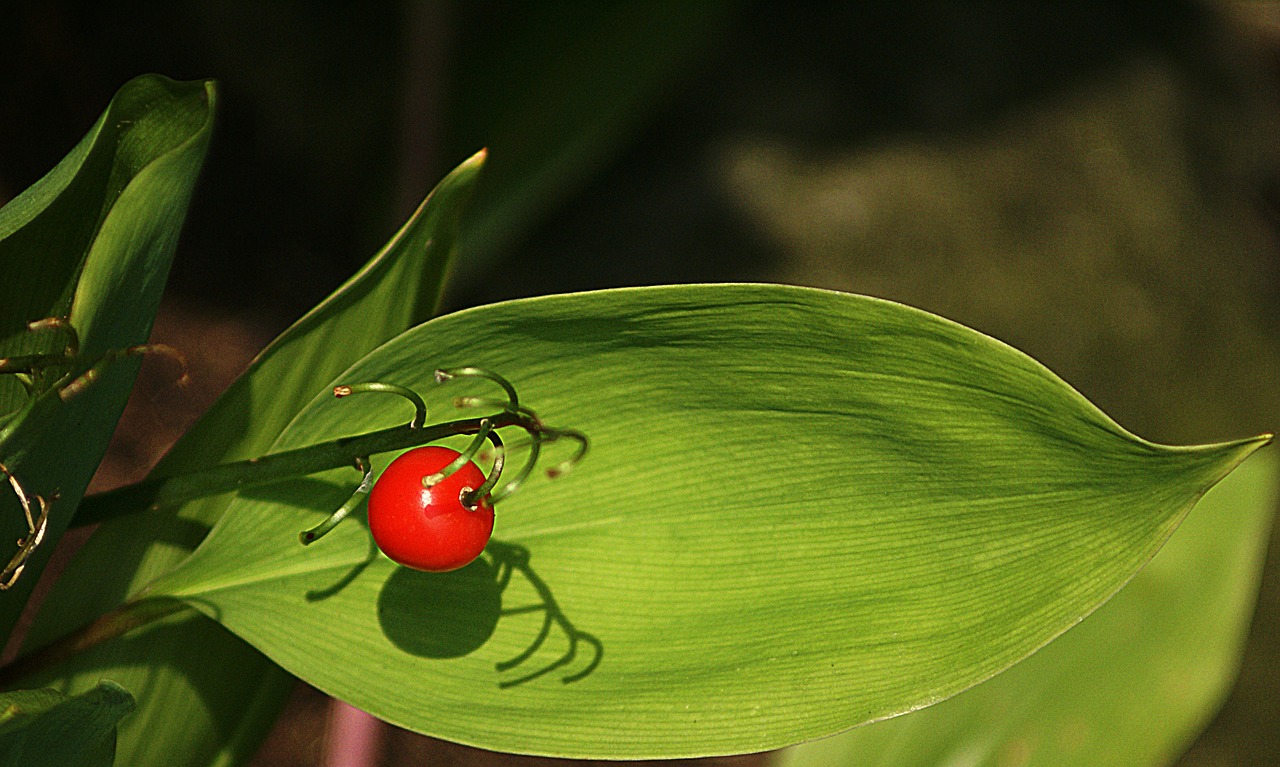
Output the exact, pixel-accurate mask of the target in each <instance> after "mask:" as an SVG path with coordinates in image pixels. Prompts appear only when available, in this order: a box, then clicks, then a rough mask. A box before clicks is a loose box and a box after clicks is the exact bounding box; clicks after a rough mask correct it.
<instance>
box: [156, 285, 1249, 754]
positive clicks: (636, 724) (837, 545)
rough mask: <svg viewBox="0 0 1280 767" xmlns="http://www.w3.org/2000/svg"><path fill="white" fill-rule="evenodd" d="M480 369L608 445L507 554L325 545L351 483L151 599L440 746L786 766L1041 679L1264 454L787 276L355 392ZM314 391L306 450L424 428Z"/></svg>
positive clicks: (929, 318)
mask: <svg viewBox="0 0 1280 767" xmlns="http://www.w3.org/2000/svg"><path fill="white" fill-rule="evenodd" d="M465 364H474V365H480V366H483V367H487V368H489V369H492V370H496V371H499V372H501V373H502V374H503V375H505V376H507V377H508V378H510V379H511V380H512V381H513V382H514V383H515V385H516V386H517V388H518V389H519V390H520V394H521V397H522V402H524V403H526V404H528V405H530V406H532V407H534V408H536V409H537V410H538V411H539V413H541V415H542V416H543V417H544V418H545V419H546V420H547V421H548V422H550V423H553V424H559V425H569V426H574V427H577V428H580V429H582V430H584V431H585V432H587V433H588V434H589V435H590V436H591V438H592V440H593V442H592V445H593V447H592V452H591V453H590V455H589V456H588V458H587V460H586V462H585V463H584V464H583V465H582V466H581V467H579V469H578V470H576V471H575V472H573V473H572V474H570V475H568V476H567V477H564V478H562V479H559V480H556V481H554V482H551V481H546V480H541V481H538V482H535V483H532V484H531V485H530V486H529V487H528V488H526V489H525V490H524V491H522V493H521V494H519V495H517V496H515V497H514V498H512V499H510V500H509V501H506V502H504V503H503V504H501V505H500V506H499V509H498V514H499V519H498V528H497V531H496V533H495V536H496V538H497V539H498V540H499V542H498V543H496V544H494V545H491V547H490V549H489V554H488V555H487V556H486V557H485V558H483V559H482V560H480V561H478V562H476V563H474V564H473V565H471V566H469V567H467V568H464V569H463V570H459V571H456V572H454V573H450V574H445V575H429V574H421V573H415V572H411V571H407V570H404V569H401V568H398V567H396V566H394V565H392V564H391V563H390V562H389V561H388V560H386V559H385V558H383V557H381V556H380V555H378V554H377V552H376V551H375V550H374V549H372V547H371V544H370V542H369V538H368V535H367V531H366V530H365V529H364V527H363V526H362V525H361V524H358V523H355V522H349V523H347V524H345V526H343V527H340V528H339V529H338V530H336V531H335V532H334V533H332V534H330V536H329V537H328V538H325V539H324V540H322V541H320V542H319V543H317V544H315V545H313V546H311V547H308V548H303V547H302V546H300V545H299V544H298V543H297V533H298V531H299V530H301V529H303V528H305V527H308V526H310V525H311V524H314V523H315V522H317V521H318V520H319V519H320V518H321V516H322V515H323V514H325V513H328V512H329V511H331V510H332V509H333V508H335V507H336V505H337V504H338V503H340V502H341V501H342V499H343V498H344V497H345V495H347V494H348V493H349V492H350V490H351V489H352V488H353V487H354V484H355V481H356V475H355V472H353V471H351V470H346V471H340V472H331V473H329V474H326V475H320V476H315V477H308V478H301V479H298V480H296V481H288V482H283V483H280V484H277V485H273V486H268V487H264V488H260V489H257V490H250V491H246V492H245V493H243V494H242V495H241V496H239V497H238V498H237V499H236V500H235V501H233V503H232V506H231V507H230V509H229V510H228V513H227V514H226V515H225V516H224V517H223V519H222V520H221V522H220V523H219V524H218V526H217V527H216V528H215V529H214V531H213V532H212V533H211V535H210V536H209V538H208V539H207V540H206V541H205V543H204V544H203V545H202V546H201V548H200V549H199V550H197V552H196V553H195V554H194V555H193V556H192V557H191V558H190V559H189V560H188V561H187V562H186V563H185V564H184V565H183V566H181V567H179V569H178V570H177V571H176V572H175V573H174V574H172V575H171V576H169V577H167V578H165V579H163V580H162V581H161V582H160V583H159V584H157V585H156V586H155V588H154V593H157V594H171V595H175V596H179V597H181V598H183V599H185V600H187V601H189V602H190V603H191V604H193V605H194V606H196V607H197V608H198V609H200V610H202V611H204V612H205V613H206V614H208V615H210V616H212V617H214V618H215V619H217V620H218V621H220V622H222V623H223V624H224V625H226V626H227V627H229V628H231V629H232V630H233V631H235V632H236V633H237V634H239V635H240V636H242V637H243V638H245V639H246V640H248V641H249V642H250V643H252V644H253V645H255V646H257V647H258V648H260V649H261V650H263V651H264V652H265V653H267V654H268V655H269V656H270V657H272V658H273V659H274V660H275V661H277V662H278V663H280V664H281V665H282V666H284V667H285V668H287V669H289V670H290V671H292V672H294V673H296V674H298V675H299V676H301V677H303V678H305V679H306V680H308V681H309V682H311V683H313V684H315V685H317V686H319V687H320V688H321V689H324V690H326V691H328V692H331V693H333V694H335V695H338V696H340V697H342V698H344V699H346V700H349V701H350V702H352V703H353V704H355V705H357V706H359V707H361V708H364V709H367V710H369V711H371V712H372V713H374V714H376V715H378V716H380V717H383V718H385V719H387V720H389V721H392V722H395V723H397V724H401V725H404V726H407V727H410V728H412V729H416V730H420V731H423V732H427V733H430V734H433V735H438V736H442V737H446V738H451V739H455V740H459V741H463V742H467V743H473V744H477V745H481V746H484V747H487V748H491V749H499V750H511V751H517V752H537V753H547V754H559V755H569V756H584V757H585V756H596V757H658V756H692V755H699V754H710V753H728V752H745V751H758V750H764V749H768V748H772V747H776V746H781V745H785V744H789V743H794V742H797V741H799V740H803V739H808V738H814V737H818V736H821V735H825V734H830V733H833V732H836V731H839V730H842V729H846V728H848V727H851V726H853V725H856V724H859V723H862V722H866V721H870V720H874V719H878V718H883V717H886V716H889V715H892V714H895V713H900V712H904V711H908V710H911V709H914V708H918V707H920V706H923V705H926V704H929V703H932V702H934V701H937V700H940V699H942V698H946V697H949V696H951V695H954V694H955V693H957V692H959V691H961V690H964V689H966V688H968V687H970V686H972V685H974V684H976V683H978V682H981V681H982V680H984V679H987V678H988V677H990V676H992V675H993V674H995V673H997V672H999V671H1001V670H1003V669H1005V668H1007V667H1008V666H1010V665H1011V664H1013V663H1015V662H1016V661H1018V660H1020V659H1022V658H1024V657H1026V656H1027V655H1028V654H1030V653H1031V652H1033V651H1034V650H1036V649H1037V648H1039V647H1041V646H1042V645H1043V644H1044V643H1046V642H1048V641H1049V640H1050V639H1052V638H1053V637H1055V636H1057V635H1058V634H1060V633H1061V632H1063V631H1065V630H1066V629H1068V628H1069V627H1071V626H1072V625H1074V624H1075V623H1077V622H1078V621H1079V620H1080V619H1081V618H1083V617H1084V616H1086V615H1088V614H1089V613H1090V612H1092V611H1093V610H1094V609H1096V608H1097V607H1098V606H1099V605H1100V604H1102V603H1103V602H1104V601H1105V600H1106V599H1107V598H1109V597H1110V596H1111V595H1112V594H1114V593H1115V592H1116V591H1117V590H1118V589H1119V588H1120V587H1121V586H1122V585H1123V584H1124V583H1125V582H1126V581H1128V580H1129V579H1130V578H1131V577H1132V576H1133V575H1134V573H1136V572H1137V571H1138V570H1139V569H1140V568H1141V567H1142V566H1143V565H1144V564H1145V563H1146V562H1147V561H1148V560H1149V559H1150V558H1151V557H1152V556H1153V555H1154V554H1155V552H1156V551H1157V550H1158V549H1159V547H1160V546H1161V544H1162V543H1163V542H1164V541H1165V539H1166V538H1167V537H1168V536H1169V535H1170V534H1171V533H1172V532H1173V530H1174V529H1175V528H1176V527H1177V525H1178V524H1179V522H1181V520H1182V518H1183V517H1184V516H1185V514H1186V513H1187V511H1188V510H1189V509H1190V508H1191V507H1192V505H1193V504H1194V503H1195V501H1196V500H1197V499H1198V498H1199V497H1200V495H1201V494H1202V493H1203V492H1204V491H1205V490H1207V489H1208V488H1209V487H1210V486H1211V485H1213V484H1214V483H1215V482H1217V481H1218V480H1219V479H1221V478H1222V477H1223V476H1224V475H1225V474H1227V473H1228V472H1229V471H1230V470H1231V469H1232V468H1233V467H1234V466H1235V465H1236V464H1238V463H1239V462H1240V461H1241V460H1243V458H1244V457H1245V456H1247V455H1248V454H1249V453H1251V452H1252V451H1253V450H1255V449H1256V448H1257V447H1258V446H1260V445H1261V444H1263V443H1264V442H1265V441H1266V438H1258V439H1253V440H1246V441H1242V442H1238V443H1232V444H1223V445H1211V446H1204V447H1199V448H1170V447H1161V446H1157V445H1153V444H1151V443H1148V442H1145V441H1143V440H1141V439H1138V438H1136V437H1134V436H1133V435H1131V434H1129V433H1127V432H1125V431H1124V430H1122V429H1121V428H1120V427H1118V426H1117V425H1116V424H1115V423H1114V422H1112V421H1111V420H1110V419H1108V418H1107V417H1106V416H1105V415H1103V414H1102V413H1101V412H1099V411H1098V410H1097V409H1096V408H1094V407H1093V406H1092V405H1090V404H1089V403H1088V402H1087V401H1086V400H1085V399H1084V398H1083V397H1081V396H1080V395H1079V394H1078V393H1077V392H1075V391H1074V390H1073V389H1071V388H1070V387H1068V386H1067V385H1066V384H1064V383H1063V382H1062V381H1060V380H1059V379H1057V378H1056V377H1055V376H1053V375H1052V374H1051V373H1050V372H1049V371H1047V370H1046V369H1044V368H1043V367H1042V366H1040V365H1039V364H1038V363H1036V362H1034V361H1033V360H1031V359H1029V358H1027V357H1026V356H1024V355H1022V354H1021V353H1019V352H1017V351H1015V350H1013V349H1011V348H1009V347H1007V346H1005V345H1003V344H1001V343H999V342H997V341H995V340H993V339H991V338H989V337H986V336H983V335H981V334H979V333H977V332H975V331H972V330H969V329H967V328H964V327H962V326H959V325H956V324H954V323H951V322H948V321H946V320H942V319H940V318H938V317H935V316H933V315H930V314H927V313H925V312H921V311H917V310H914V309H910V308H907V307H904V306H901V305H898V304H893V303H889V302H885V301H879V300H875V299H869V298H864V297H858V296H851V295H845V294H838V293H829V292H822V291H815V290H808V289H802V288H789V287H782V286H749V285H747V286H744V285H721V286H682V287H666V288H647V289H635V290H623V291H605V292H599V293H588V294H576V295H568V296H554V297H545V298H540V299H532V300H527V301H518V302H511V303H506V304H499V305H494V306H489V307H483V308H480V309H474V310H469V311H465V312H461V313H458V314H454V315H450V316H446V317H442V318H439V319H437V320H434V321H432V322H430V323H428V324H426V325H423V326H420V327H418V328H415V329H414V330H412V331H410V332H409V333H406V334H404V335H403V336H401V337H399V338H397V339H396V340H395V341H393V342H391V343H389V344H387V345H386V346H384V347H382V348H380V349H378V350H377V351H375V352H374V353H373V354H371V355H369V356H368V357H367V358H365V359H364V360H363V361H362V362H361V363H359V364H358V365H357V366H355V367H354V368H353V369H352V370H350V371H348V372H347V373H346V374H344V376H343V378H342V380H343V381H346V382H358V381H366V380H381V381H387V382H392V383H398V384H403V385H407V386H410V387H414V388H417V389H420V390H426V389H429V388H430V381H431V374H432V371H433V370H434V368H436V367H439V366H457V365H465ZM451 386H452V387H455V388H453V390H451V391H450V390H446V391H442V392H440V394H439V396H438V397H436V398H434V399H433V400H431V401H430V402H429V404H432V405H434V409H433V413H434V414H436V416H437V417H438V418H441V419H443V418H444V417H446V415H447V414H445V413H444V412H443V408H446V407H447V402H448V398H449V397H451V396H452V395H454V394H457V393H458V391H459V389H461V388H462V385H460V384H451ZM317 395H318V396H317V399H316V400H315V401H314V402H313V403H312V405H310V406H309V407H308V408H307V409H306V410H304V411H303V413H302V414H301V415H300V416H299V417H298V418H297V419H296V420H295V421H294V422H293V423H292V424H291V425H290V426H289V428H288V429H287V430H286V431H285V433H284V434H283V436H282V438H281V439H280V441H279V442H278V443H277V445H276V447H277V448H288V447H294V446H299V445H305V444H308V443H312V442H316V441H319V440H323V439H328V438H332V437H337V436H341V435H349V434H353V433H356V432H359V431H362V430H368V429H372V428H375V427H381V426H387V425H391V424H393V423H395V422H396V421H397V420H399V419H400V418H401V417H402V415H404V414H403V412H402V411H403V410H404V405H403V403H396V402H386V401H372V400H379V398H376V397H374V398H367V400H366V401H358V400H359V398H356V399H355V400H352V401H345V400H344V401H341V402H335V401H333V399H332V398H331V397H327V396H325V393H324V392H323V390H321V391H318V392H317ZM383 458H384V461H385V458H386V457H385V456H384V457H383Z"/></svg>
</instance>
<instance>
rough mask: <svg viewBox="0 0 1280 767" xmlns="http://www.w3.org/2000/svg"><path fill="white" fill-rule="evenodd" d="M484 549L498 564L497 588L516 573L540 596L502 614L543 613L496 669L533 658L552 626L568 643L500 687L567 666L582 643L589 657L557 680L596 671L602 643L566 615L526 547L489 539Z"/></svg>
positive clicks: (569, 680) (503, 587)
mask: <svg viewBox="0 0 1280 767" xmlns="http://www.w3.org/2000/svg"><path fill="white" fill-rule="evenodd" d="M487 551H488V552H489V554H490V556H492V557H493V562H494V565H495V566H496V568H497V582H498V584H499V589H500V591H505V590H506V587H507V585H508V584H509V583H510V582H511V578H512V576H514V575H515V574H516V573H519V574H520V575H521V576H522V577H524V579H525V580H526V581H528V582H529V585H531V586H533V589H534V591H536V592H537V594H538V598H539V600H541V601H539V602H537V603H535V604H532V605H526V606H523V607H512V608H507V609H504V610H502V615H520V614H525V613H534V612H541V613H542V616H543V617H542V627H541V628H540V629H539V630H538V633H537V634H536V635H535V636H534V638H533V641H532V642H531V643H530V644H529V646H528V647H527V648H526V649H525V650H524V652H522V653H520V654H519V655H517V656H516V657H514V658H511V659H510V660H506V661H503V662H501V663H497V664H495V668H496V669H497V670H498V672H499V673H505V672H507V671H514V670H515V669H517V668H520V667H522V666H525V665H526V664H528V663H529V662H530V661H532V660H533V658H534V656H536V655H537V653H538V651H539V650H541V649H542V646H543V645H544V644H545V643H546V641H547V638H548V637H549V636H550V635H551V631H552V629H553V628H558V629H560V631H561V632H563V633H564V635H565V638H566V639H567V640H568V643H569V646H568V648H567V649H566V650H565V651H564V653H563V654H561V656H560V657H559V658H557V659H556V660H554V661H551V662H550V663H547V664H545V665H542V666H537V667H535V668H534V669H533V670H532V671H526V672H525V673H523V674H521V675H519V676H517V677H516V678H514V679H505V680H503V681H501V682H499V683H498V686H499V687H501V688H503V689H505V688H508V687H515V686H517V685H521V684H525V683H526V682H532V681H533V680H535V679H538V678H539V677H542V676H545V675H547V674H550V673H551V672H553V671H557V670H560V669H563V668H565V667H567V666H570V665H572V664H573V663H574V661H575V660H578V650H579V648H580V647H582V646H583V645H586V646H588V647H589V648H590V649H591V659H590V660H589V661H588V662H587V663H586V665H585V666H583V667H582V668H580V669H578V670H577V671H575V672H573V673H570V674H567V675H565V676H563V677H561V678H560V681H561V682H563V683H564V684H570V683H572V682H576V681H578V680H579V679H582V678H584V677H586V676H587V675H589V674H590V673H591V672H592V671H595V669H596V667H597V666H599V665H600V661H601V660H602V659H603V657H604V645H603V644H602V643H601V642H600V640H599V639H597V638H596V637H595V635H593V634H588V633H587V632H585V631H581V630H579V629H578V628H577V627H576V626H575V625H574V624H573V622H572V621H570V620H569V617H568V616H567V615H565V613H564V610H562V609H561V608H560V604H559V603H558V602H557V601H556V598H555V595H554V594H552V592H551V587H550V586H548V585H547V583H546V581H544V580H542V578H541V577H539V576H538V574H537V572H536V571H535V570H534V569H533V568H532V567H531V566H530V565H529V558H530V557H529V550H528V549H526V548H525V547H523V546H517V545H513V544H509V543H501V542H499V541H491V542H490V543H489V547H488V549H487Z"/></svg>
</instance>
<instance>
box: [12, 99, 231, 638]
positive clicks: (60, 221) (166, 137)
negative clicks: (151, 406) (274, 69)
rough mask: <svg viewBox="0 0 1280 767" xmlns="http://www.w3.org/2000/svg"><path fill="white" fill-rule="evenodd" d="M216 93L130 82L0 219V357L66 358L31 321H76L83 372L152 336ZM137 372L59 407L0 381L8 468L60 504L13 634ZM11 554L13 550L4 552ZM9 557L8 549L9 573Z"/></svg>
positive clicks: (47, 394)
mask: <svg viewBox="0 0 1280 767" xmlns="http://www.w3.org/2000/svg"><path fill="white" fill-rule="evenodd" d="M213 94H214V91H213V85H212V83H208V82H190V83H178V82H174V81H172V80H168V79H165V78H163V77H159V76H155V75H148V76H144V77H139V78H137V79H135V80H132V81H130V82H129V83H127V84H126V85H125V86H124V87H123V88H121V89H120V91H119V93H117V94H116V96H115V98H114V99H113V100H112V102H111V104H110V106H108V107H107V110H106V111H105V112H104V113H103V115H102V117H101V118H99V120H98V122H97V124H96V125H94V127H93V129H92V130H90V131H89V133H88V135H87V136H85V138H84V140H82V141H81V142H80V144H79V145H78V146H77V147H76V148H75V149H74V150H72V152H71V153H70V154H69V155H68V156H67V157H66V159H64V160H63V161H62V162H61V163H60V164H59V165H58V166H57V167H56V168H54V170H53V171H51V172H50V173H49V174H48V175H47V176H46V177H45V178H43V179H41V180H40V181H39V182H37V183H36V184H35V185H34V186H32V187H31V188H30V189H28V190H27V191H26V192H24V193H23V194H21V195H19V196H18V197H17V198H15V199H14V200H13V201H12V202H10V203H9V204H8V205H7V206H5V207H4V209H3V210H0V274H3V277H2V278H0V357H3V356H10V355H23V354H34V353H47V352H53V351H55V350H59V349H61V348H62V347H63V346H64V344H65V343H66V336H65V335H63V334H62V333H57V332H29V331H27V330H26V327H25V326H26V323H27V322H29V321H32V320H38V319H41V318H45V317H53V316H59V317H69V318H70V321H71V323H72V325H74V327H75V328H76V329H77V330H78V331H79V335H80V349H81V352H82V355H83V356H82V358H81V360H80V361H78V362H77V363H76V369H83V367H84V366H85V365H87V364H88V361H89V360H92V359H93V358H95V357H96V356H98V355H101V354H103V353H105V352H107V351H110V350H114V349H122V348H125V347H128V346H131V345H133V344H139V343H143V342H145V341H146V340H147V336H148V335H149V334H150V332H151V323H152V321H153V320H154V317H155V312H156V308H157V306H158V305H159V302H160V293H161V291H162V288H163V287H164V282H165V279H166V278H167V276H168V272H169V264H170V261H171V260H172V257H173V252H174V248H175V245H176V242H177V237H178V232H179V230H180V229H181V227H182V222H183V220H184V218H185V216H186V211H187V203H188V201H189V200H190V197H191V190H192V187H193V185H194V183H195V179H196V176H197V174H198V173H199V171H200V167H201V165H202V163H203V161H204V156H205V152H206V150H207V148H208V144H209V136H210V131H211V127H212V121H213ZM136 372H137V361H136V360H127V361H121V362H118V363H116V364H114V365H112V366H110V367H108V368H106V369H105V370H104V372H103V374H102V376H101V377H100V378H99V379H98V380H97V382H96V383H95V384H94V385H92V386H90V387H89V388H88V389H87V390H86V391H85V392H84V393H83V394H81V395H80V396H78V397H75V398H73V399H71V400H70V401H69V402H63V401H62V400H61V399H60V398H59V397H58V395H57V392H56V391H53V390H52V389H51V388H50V387H51V386H52V384H53V378H49V379H46V380H45V381H43V382H42V385H41V386H39V387H37V390H36V392H35V394H34V396H31V397H28V396H27V394H26V393H25V392H24V391H23V389H22V387H20V386H18V385H17V382H16V381H15V380H14V379H13V378H12V377H9V376H0V414H9V416H10V417H9V418H8V419H7V420H5V421H4V422H3V425H2V426H0V461H3V462H4V463H5V464H6V465H7V466H8V467H9V469H10V470H12V471H13V473H14V474H15V475H16V476H17V477H18V478H19V479H20V480H21V481H22V483H23V485H24V486H25V488H26V491H27V492H28V493H30V494H40V495H43V496H51V495H53V494H54V493H57V494H58V495H60V500H58V501H57V502H56V503H55V504H54V506H53V508H52V511H51V512H50V516H49V526H48V530H47V533H46V535H45V536H44V538H45V540H44V544H43V545H42V546H41V547H40V549H38V550H37V551H36V554H35V556H34V557H33V558H32V560H31V564H30V565H29V566H28V568H27V572H26V574H25V575H24V577H23V578H22V579H21V580H20V581H19V583H18V585H17V586H16V587H15V588H14V589H13V590H11V591H9V592H7V593H5V594H4V595H3V597H0V636H8V635H9V632H10V631H11V630H12V628H13V625H14V623H15V621H16V620H17V617H18V614H19V613H20V612H21V610H22V607H23V605H24V604H25V602H26V598H27V596H28V595H29V593H30V589H31V587H32V585H33V584H34V582H35V580H36V577H37V575H38V573H39V571H40V569H41V568H42V567H43V565H44V562H45V561H46V559H47V557H48V554H49V553H50V552H51V551H52V550H53V546H54V543H55V542H56V541H57V539H58V537H59V536H60V535H61V534H62V531H63V530H64V529H65V528H66V526H67V524H68V522H69V521H70V519H71V514H72V510H73V509H75V507H76V503H77V502H78V501H79V499H80V496H81V494H82V493H83V492H84V489H85V487H86V486H87V485H88V483H89V479H90V478H91V477H92V476H93V472H94V471H95V470H96V469H97V466H98V463H99V462H100V461H101V460H102V455H103V453H104V452H105V451H106V447H107V441H108V440H109V439H110V437H111V433H112V431H113V430H114V428H115V424H116V421H117V420H118V419H119V417H120V413H121V412H122V410H123V408H124V403H125V400H126V399H127V397H128V394H129V389H130V387H131V386H132V384H133V378H134V375H135V374H136ZM26 532H27V528H26V523H25V521H24V517H23V514H22V512H21V510H20V509H19V507H18V504H17V501H16V499H15V497H14V495H13V494H12V493H9V492H8V490H7V489H6V490H5V492H4V493H0V541H14V540H17V539H18V538H19V537H21V536H24V535H25V534H26ZM8 545H11V544H6V546H8ZM12 553H13V552H12V551H6V550H3V549H0V557H2V558H3V560H0V561H7V560H8V558H9V557H10V556H11V555H12Z"/></svg>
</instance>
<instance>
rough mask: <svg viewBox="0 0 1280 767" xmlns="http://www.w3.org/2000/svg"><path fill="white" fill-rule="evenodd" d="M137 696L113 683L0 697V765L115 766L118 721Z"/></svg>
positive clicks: (131, 706)
mask: <svg viewBox="0 0 1280 767" xmlns="http://www.w3.org/2000/svg"><path fill="white" fill-rule="evenodd" d="M132 710H133V696H132V695H130V694H129V693H128V691H126V690H125V689H124V688H123V687H121V686H120V685H118V684H116V683H115V682H102V683H100V684H99V685H98V686H97V687H94V688H93V689H90V690H87V691H85V692H83V693H81V694H80V695H76V696H74V697H70V698H69V697H67V696H65V695H62V694H61V693H58V692H55V691H53V690H20V691H17V692H9V693H3V694H0V764H14V765H17V764H21V765H23V767H42V766H43V765H48V766H49V767H66V765H77V767H80V766H83V767H95V766H96V767H111V765H112V764H113V763H114V761H115V752H116V748H115V746H116V723H117V722H119V721H120V718H121V717H123V716H124V715H125V714H128V713H129V712H130V711H132Z"/></svg>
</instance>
